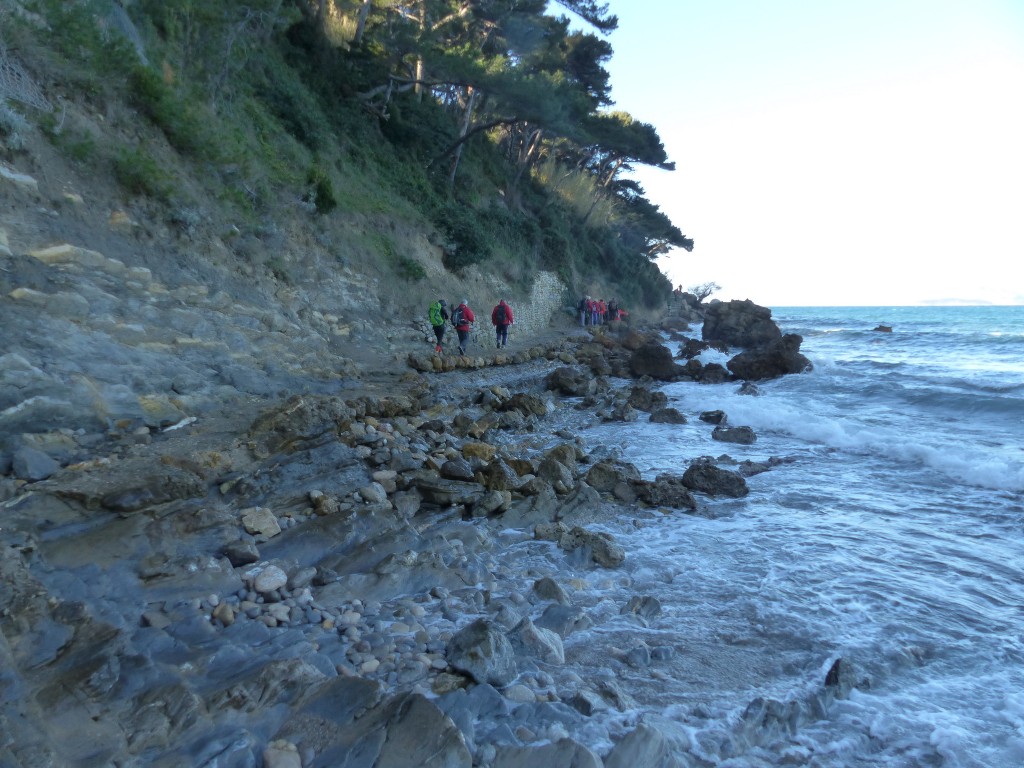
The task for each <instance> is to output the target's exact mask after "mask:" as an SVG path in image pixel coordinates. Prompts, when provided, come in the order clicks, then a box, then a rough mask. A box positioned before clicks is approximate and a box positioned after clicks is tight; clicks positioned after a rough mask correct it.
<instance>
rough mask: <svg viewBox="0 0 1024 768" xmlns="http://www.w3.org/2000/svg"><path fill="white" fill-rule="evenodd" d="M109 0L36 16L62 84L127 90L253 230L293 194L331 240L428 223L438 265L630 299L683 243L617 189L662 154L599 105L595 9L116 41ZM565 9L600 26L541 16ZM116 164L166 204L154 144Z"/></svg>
mask: <svg viewBox="0 0 1024 768" xmlns="http://www.w3.org/2000/svg"><path fill="white" fill-rule="evenodd" d="M110 3H111V0H75V2H66V1H65V0H35V2H34V3H31V4H32V5H33V10H37V9H38V10H40V12H42V13H43V14H44V15H45V17H46V20H47V23H48V24H49V27H48V28H47V32H46V35H47V36H48V42H49V47H50V48H51V49H52V50H53V51H55V52H56V55H57V56H58V57H59V59H60V61H59V62H58V65H59V66H61V67H64V68H65V69H67V70H68V71H69V73H73V74H74V78H75V80H73V81H72V82H73V83H76V84H77V85H76V87H78V88H79V89H80V90H81V91H84V92H85V93H86V94H89V95H90V98H94V97H97V96H99V97H102V98H104V99H109V100H110V101H111V102H112V104H111V106H113V102H114V100H115V99H119V98H122V97H123V98H126V99H127V100H128V102H129V103H130V104H131V105H132V106H134V107H136V108H137V109H138V111H139V112H140V113H141V114H143V115H144V116H145V117H146V118H147V119H148V120H150V121H151V122H152V124H153V125H154V126H156V127H157V128H158V129H159V130H160V131H161V132H162V133H163V134H164V135H165V136H166V138H167V141H168V142H169V144H170V145H171V146H172V147H173V148H175V149H176V150H177V151H178V152H179V153H180V154H181V156H182V157H181V159H182V160H183V161H184V162H185V164H186V169H187V170H186V172H191V174H192V178H193V179H194V180H195V182H196V183H198V184H202V185H204V186H205V187H206V188H207V191H208V193H209V194H210V195H211V196H213V197H214V198H216V199H217V200H219V201H221V202H223V203H225V204H226V205H228V206H230V207H231V208H233V209H236V211H240V212H241V213H242V214H243V216H248V217H251V220H252V221H256V220H257V218H260V217H264V216H266V214H267V212H268V211H272V210H273V206H275V205H278V204H281V203H282V201H287V202H289V203H290V202H292V201H294V200H296V199H299V198H301V199H305V200H307V201H308V202H310V203H312V204H313V205H314V206H315V208H316V211H317V213H318V214H319V215H320V216H321V217H323V220H322V221H321V222H320V224H319V226H322V227H323V228H324V231H325V232H328V231H331V230H330V228H331V227H334V226H335V224H334V222H335V220H334V219H333V218H332V217H336V216H338V215H339V213H343V214H345V215H352V214H366V215H370V216H373V217H381V218H387V217H391V218H402V219H404V220H408V221H410V222H417V221H423V222H431V223H433V224H434V226H435V227H436V229H437V230H438V231H439V232H440V234H441V236H442V237H443V239H444V241H445V243H446V247H445V251H444V252H445V255H444V263H445V265H446V266H447V267H448V268H449V269H452V270H460V269H463V268H465V267H467V266H469V265H471V264H477V263H483V262H489V263H490V264H491V265H493V266H494V267H495V268H500V269H502V270H503V272H504V273H505V275H506V276H508V277H509V279H523V280H524V281H525V280H526V278H527V277H528V276H530V275H532V274H534V273H535V272H536V270H537V269H545V270H552V271H555V272H556V273H557V274H559V275H560V276H561V277H562V279H563V280H565V281H566V282H567V284H577V280H580V279H586V280H587V281H591V282H596V283H598V284H602V283H603V284H606V285H608V286H616V288H617V290H616V293H617V294H618V295H620V296H622V297H623V299H624V300H626V301H629V302H631V303H633V304H634V305H636V304H640V303H644V304H649V303H656V302H657V301H658V300H659V297H661V296H662V295H663V294H665V295H667V293H668V291H670V289H671V286H670V285H669V284H668V281H667V279H666V278H664V276H662V275H661V273H660V272H659V271H658V270H657V267H656V266H655V265H654V264H652V263H651V261H650V260H649V258H653V257H654V256H656V255H658V254H659V253H661V252H663V251H664V250H667V249H669V248H685V249H689V248H692V245H693V241H692V240H691V239H689V238H686V237H685V236H684V235H683V234H682V232H681V231H680V230H679V229H678V228H676V227H675V226H674V225H673V224H672V222H671V221H669V219H668V218H667V217H666V216H665V215H664V213H663V212H661V211H660V210H659V209H658V208H657V206H654V205H653V204H651V203H650V202H649V201H647V200H646V199H645V198H644V196H643V190H642V189H640V188H639V186H638V185H636V184H631V183H630V182H628V181H624V180H623V179H622V178H620V176H621V174H624V173H625V172H627V171H628V170H630V168H631V166H632V165H635V164H638V163H639V164H645V165H654V166H657V167H661V168H666V169H669V168H671V167H672V163H671V162H670V161H669V159H668V157H667V155H666V153H665V150H664V147H663V145H662V143H661V140H660V137H659V136H658V134H657V131H656V130H655V129H654V127H653V126H651V125H649V124H647V123H644V122H642V121H640V120H637V119H635V118H633V117H632V116H630V115H627V114H625V113H617V112H608V111H604V108H605V107H606V106H607V105H608V104H609V103H610V98H609V96H610V94H609V77H608V72H607V69H606V66H605V65H606V63H607V61H608V59H609V58H610V57H611V54H612V50H611V47H610V45H609V44H608V42H607V41H606V40H605V39H603V38H602V37H599V36H597V35H600V34H604V33H607V32H608V31H610V30H611V29H614V28H615V24H616V19H615V17H614V16H610V15H609V14H608V12H607V7H606V5H604V4H602V3H600V2H591V0H554V2H553V3H546V2H544V0H517V2H515V3H512V2H508V1H507V0H501V2H486V3H484V2H479V1H478V0H472V1H471V2H469V3H468V4H466V3H462V2H459V0H425V3H426V5H425V6H424V7H426V8H427V10H428V19H429V20H430V21H431V23H427V24H423V23H420V22H418V21H417V20H416V18H415V17H414V16H413V15H403V14H401V13H396V12H395V9H396V5H397V4H396V3H395V2H394V0H382V1H381V2H376V3H373V4H372V6H369V16H368V17H367V18H366V25H365V27H360V26H359V24H358V23H357V19H358V18H359V17H358V11H359V9H360V8H361V7H362V3H361V2H357V1H356V0H335V2H333V3H332V4H331V8H332V13H331V14H329V15H330V18H329V19H322V18H320V16H319V14H318V13H317V7H318V4H317V3H291V2H282V0H134V1H133V2H132V3H130V4H123V5H122V6H121V7H122V8H123V9H124V10H117V13H122V14H123V13H124V12H127V13H129V14H131V17H132V21H133V22H134V24H135V28H136V30H138V32H139V35H140V37H139V38H133V41H132V45H129V43H128V41H127V38H125V37H124V33H122V32H118V31H116V30H117V29H118V28H119V27H118V26H117V25H115V24H111V23H110V19H111V18H112V16H111V8H112V7H113V6H111V5H110ZM559 9H562V10H565V11H568V12H570V13H573V14H575V15H576V16H577V17H578V19H581V20H582V22H583V23H584V24H585V25H589V26H590V28H591V29H592V30H593V31H595V32H596V33H597V34H591V33H590V32H585V31H579V27H578V25H572V24H570V22H569V21H568V20H567V19H566V18H564V17H556V16H554V15H549V14H553V13H556V12H558V11H559ZM467 10H468V12H466V11H467ZM571 26H572V27H574V28H573V30H572V31H570V27H571ZM135 44H138V45H139V46H140V50H144V51H145V55H146V59H147V60H148V61H149V62H151V64H143V63H141V62H140V58H139V57H138V56H137V55H136V54H135V51H134V48H133V47H132V46H133V45H135ZM40 50H44V51H46V50H49V49H47V48H45V47H43V46H41V47H40ZM40 55H42V54H40ZM58 65H55V66H58ZM419 75H422V77H423V79H424V81H425V83H426V85H424V84H423V83H421V84H420V86H419V89H420V91H421V92H420V93H417V92H415V91H414V90H413V89H412V84H411V80H412V79H413V78H414V77H417V76H419ZM467 109H471V111H467ZM108 114H115V115H116V114H119V111H118V110H117V109H116V108H114V109H110V110H109V111H108ZM49 133H50V136H51V140H52V141H53V142H54V144H55V146H58V147H59V148H60V149H61V150H62V151H63V152H65V153H66V154H68V155H69V156H71V157H74V158H76V159H79V160H81V161H86V162H88V161H91V160H93V159H94V158H95V157H96V156H97V155H102V149H98V148H96V147H95V146H94V145H93V144H92V143H91V141H90V138H91V134H89V133H87V132H85V131H78V132H77V133H76V132H75V131H74V130H72V129H71V128H70V127H69V128H62V130H60V131H57V130H56V129H55V128H54V127H52V126H51V129H50V131H49ZM8 134H9V135H13V134H12V133H11V132H10V131H8ZM460 137H461V138H460ZM463 139H464V140H463ZM158 156H159V155H158ZM112 160H113V166H114V169H115V173H116V175H117V178H118V180H119V181H120V183H121V184H123V185H124V186H125V188H126V189H127V190H128V191H130V192H131V193H132V194H140V195H146V196H148V197H151V198H154V199H158V200H169V199H170V198H171V197H172V195H174V194H175V188H174V184H173V182H174V179H173V178H172V176H171V174H170V173H168V172H167V170H166V169H165V168H164V167H162V166H161V165H160V163H159V162H157V161H156V160H154V159H152V158H151V157H150V156H149V155H148V154H144V153H142V152H141V151H140V150H124V151H122V152H120V153H118V154H117V156H116V157H115V158H112ZM366 245H367V249H366V250H367V252H369V253H372V254H376V255H379V256H380V263H381V265H382V266H384V267H386V269H387V270H389V272H390V273H392V274H394V275H395V276H396V277H398V278H400V279H401V280H405V281H417V280H422V279H423V278H424V277H425V276H426V273H425V270H424V268H423V266H422V265H421V264H419V263H418V262H417V261H416V260H415V259H413V258H410V257H408V256H401V255H396V253H395V248H394V245H393V244H392V243H391V241H390V240H387V239H386V238H381V239H379V240H376V239H375V240H373V242H368V243H366ZM276 266H277V267H279V268H278V269H275V265H268V267H269V268H270V269H271V270H272V271H274V272H275V274H278V277H279V279H282V280H288V279H291V278H290V276H289V275H288V270H287V269H286V268H285V267H286V265H284V264H280V265H276Z"/></svg>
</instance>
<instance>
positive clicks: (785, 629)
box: [586, 306, 1024, 768]
mask: <svg viewBox="0 0 1024 768" xmlns="http://www.w3.org/2000/svg"><path fill="white" fill-rule="evenodd" d="M773 318H774V319H775V321H776V323H777V324H778V325H779V327H780V328H781V329H782V331H783V332H784V333H798V334H800V335H801V336H802V337H803V339H804V341H803V346H802V351H803V352H804V354H805V355H806V356H807V357H808V358H809V359H810V360H811V361H812V363H813V366H814V369H813V371H811V372H809V373H806V374H801V375H792V376H786V377H784V378H781V379H778V380H775V381H769V382H764V383H761V384H759V385H758V387H759V391H760V392H759V394H758V395H754V396H752V395H743V394H739V391H738V390H739V388H738V386H737V385H736V384H735V383H731V384H722V385H711V386H702V385H695V384H691V383H686V384H683V383H680V384H672V385H669V386H667V387H665V392H666V393H667V394H668V396H669V399H670V405H673V406H675V407H677V408H678V409H679V410H680V411H682V412H683V413H684V414H685V415H686V416H687V418H688V419H689V423H688V424H686V425H683V426H672V425H662V424H650V423H648V422H646V421H645V420H641V421H638V422H636V423H633V424H608V425H595V426H593V427H591V428H590V429H588V430H587V435H586V440H587V443H588V444H602V445H606V446H609V448H610V449H612V450H614V451H616V452H618V453H619V455H621V456H622V458H623V459H625V460H627V461H631V462H633V463H634V464H635V465H636V466H637V467H638V468H639V469H640V470H641V471H642V472H643V474H644V475H645V476H647V477H651V478H653V477H654V476H656V475H657V474H659V473H662V472H672V473H676V474H679V473H681V471H682V470H683V469H684V468H685V466H686V465H687V464H688V462H689V461H691V460H692V459H694V458H697V457H699V456H703V455H708V456H721V455H722V454H728V455H729V457H731V458H732V459H735V460H736V461H742V460H745V459H751V460H754V461H766V460H768V459H772V458H775V459H781V460H782V462H781V463H779V464H778V465H777V466H775V467H774V468H773V469H771V470H770V471H768V472H764V473H762V474H759V475H755V476H753V477H751V478H749V479H748V483H749V486H750V491H751V492H750V494H749V496H747V497H746V498H743V499H739V500H702V506H703V507H704V509H702V510H701V511H702V513H703V514H702V515H697V516H671V517H666V519H665V521H664V523H661V524H658V525H657V526H656V527H655V528H654V529H653V530H652V528H651V527H650V526H646V527H641V528H634V527H631V526H629V525H628V524H624V525H623V526H621V528H618V529H609V530H610V532H612V533H613V534H614V535H615V536H616V537H617V538H619V539H621V540H622V543H623V546H624V547H625V549H626V551H627V552H629V553H630V558H629V560H628V561H627V564H626V566H625V568H626V571H627V573H628V589H627V590H626V591H624V594H651V595H654V596H656V597H657V598H658V599H659V600H660V601H661V603H662V606H663V611H662V613H661V615H660V616H658V617H657V618H656V619H654V620H652V623H651V626H650V627H649V629H648V630H647V633H648V636H647V637H645V640H646V641H647V642H648V644H659V643H660V644H664V645H666V646H671V647H673V648H676V649H678V652H677V653H676V654H675V655H674V656H673V658H672V661H671V662H669V663H668V664H667V666H666V667H664V668H662V669H661V670H660V672H659V675H660V677H659V694H658V696H657V697H656V699H657V700H656V702H655V701H654V700H648V701H647V702H646V703H645V704H644V705H643V706H642V707H641V710H642V711H639V712H636V713H633V715H632V717H634V718H635V719H636V720H642V719H645V718H649V719H655V720H657V721H658V722H661V723H664V724H665V728H674V729H675V731H674V732H675V733H677V734H678V737H677V739H676V741H675V744H674V749H675V750H676V755H677V759H678V761H679V762H678V764H680V765H716V766H761V765H765V766H782V765H786V766H821V767H824V766H908V767H910V766H972V767H976V768H1011V767H1014V768H1016V767H1017V766H1021V765H1024V307H1021V306H1013V307H803V308H802V307H779V308H775V309H773ZM880 325H884V326H889V327H891V329H892V330H891V332H882V331H880V330H875V329H876V328H877V327H878V326H880ZM697 334H699V329H694V330H693V331H691V335H697ZM725 359H726V357H725V356H720V355H719V356H717V357H716V355H715V354H712V355H709V356H707V357H705V360H718V361H721V362H724V360H725ZM712 409H721V410H724V411H725V412H726V413H727V414H728V419H729V423H730V424H732V425H749V426H751V427H753V428H754V430H755V431H756V433H757V435H758V439H757V442H756V443H754V444H753V445H750V446H740V445H734V444H727V443H718V442H715V441H713V440H711V439H710V430H709V429H708V425H706V424H704V423H702V422H700V421H699V419H698V418H697V416H698V415H699V414H700V412H702V411H705V410H712ZM596 588H597V585H595V589H596ZM603 588H604V589H607V588H608V586H607V585H604V586H603ZM837 659H842V660H843V664H846V665H848V666H847V669H850V670H852V671H853V677H854V679H855V680H856V683H857V684H856V687H854V688H853V689H852V691H851V692H850V694H849V695H848V696H846V697H844V698H839V699H835V700H831V697H829V696H823V695H822V686H823V681H824V679H825V676H826V674H827V671H828V670H829V669H830V667H831V666H832V664H833V663H834V662H835V661H836V660H837Z"/></svg>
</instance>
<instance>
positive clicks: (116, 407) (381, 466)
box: [0, 247, 771, 768]
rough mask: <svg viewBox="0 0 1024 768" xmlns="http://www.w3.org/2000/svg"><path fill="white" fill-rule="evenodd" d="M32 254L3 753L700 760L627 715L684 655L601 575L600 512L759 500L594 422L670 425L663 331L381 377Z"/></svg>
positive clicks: (607, 551) (8, 761) (9, 404)
mask: <svg viewBox="0 0 1024 768" xmlns="http://www.w3.org/2000/svg"><path fill="white" fill-rule="evenodd" d="M9 258H14V257H9ZM17 258H18V259H21V260H22V261H25V260H28V261H25V263H23V264H20V266H21V267H24V274H26V275H29V276H30V277H32V279H31V280H28V283H31V285H25V286H23V287H24V291H22V293H19V294H18V295H17V296H15V297H13V299H11V301H10V302H8V303H6V304H5V305H4V307H3V312H4V319H5V320H8V321H10V323H11V325H9V326H8V327H9V328H20V329H22V335H21V338H23V339H25V341H23V342H22V343H21V345H20V347H19V349H18V351H16V352H10V353H7V354H5V355H4V356H3V357H0V363H3V365H0V426H2V428H3V429H2V432H0V437H2V443H0V470H2V471H3V472H4V473H5V476H4V477H3V478H2V480H3V485H2V486H0V690H2V694H0V734H2V736H3V739H2V746H3V748H4V750H5V751H6V754H5V757H4V758H3V760H4V762H3V764H4V765H12V766H55V767H56V766H69V765H76V766H77V765H82V766H85V765H114V764H117V765H123V766H143V765H147V766H148V765H156V766H178V765H194V766H206V765H209V766H213V765H220V766H225V765H239V766H242V765H260V764H262V765H267V766H287V767H289V768H290V767H291V766H335V765H353V766H355V765H360V766H362V765H365V766H380V767H381V768H384V767H385V766H413V765H416V766H421V765H422V766H467V767H468V766H471V765H489V766H517V765H545V766H556V767H557V766H590V765H593V766H600V765H627V764H631V765H647V764H650V765H662V764H664V765H675V764H688V763H686V762H679V760H684V758H679V755H681V754H682V751H681V750H683V748H682V747H681V746H680V745H681V744H682V741H681V740H680V737H679V734H678V733H676V732H674V731H673V730H672V728H671V727H669V726H666V725H665V724H662V723H656V722H653V721H652V722H650V723H647V722H640V721H638V720H637V718H636V715H635V712H636V711H639V710H641V709H642V707H643V703H644V702H655V701H657V698H658V685H657V678H656V677H652V676H651V672H652V670H655V671H656V670H657V669H658V667H659V665H663V664H666V663H668V661H669V660H671V659H672V658H673V657H674V656H675V654H676V652H677V651H676V649H675V648H674V647H672V646H669V645H665V644H659V643H658V642H657V640H656V639H655V638H649V639H647V640H645V639H644V638H643V637H642V636H641V635H640V634H638V633H637V630H638V629H641V628H643V627H644V626H645V625H646V624H648V623H649V622H650V621H653V620H654V618H655V617H657V616H658V615H659V614H660V611H661V606H660V605H658V604H657V601H654V600H653V599H652V598H649V597H645V596H643V595H637V596H636V598H635V599H634V600H630V601H628V602H627V601H623V604H622V605H621V606H619V605H614V606H613V605H609V604H608V602H609V601H608V599H607V597H606V596H603V595H602V594H601V590H600V589H597V588H594V587H592V586H589V584H590V582H593V583H594V584H597V585H600V584H604V583H606V582H604V581H602V580H603V579H616V578H622V580H623V581H624V582H626V581H628V579H626V578H625V577H624V576H621V577H620V576H619V575H620V574H622V573H623V569H624V566H625V565H627V564H628V561H629V558H630V553H629V552H628V551H627V550H626V549H625V548H624V547H623V546H622V545H621V544H620V543H619V542H618V541H617V539H616V535H615V533H612V532H609V528H611V527H613V526H614V525H622V524H624V522H625V523H628V524H629V525H631V526H633V527H634V528H637V529H642V528H643V527H644V526H645V525H649V524H652V522H653V521H660V520H661V519H662V518H663V516H664V515H665V514H666V512H682V513H687V512H694V511H698V509H699V507H700V506H701V505H707V504H710V503H714V498H715V497H716V496H725V497H731V498H735V497H739V496H741V495H743V494H744V493H746V486H745V481H744V479H743V476H741V474H740V473H738V472H733V471H732V470H728V469H724V468H720V467H718V466H716V465H715V463H714V462H702V463H700V464H699V465H694V466H691V468H690V469H689V470H687V472H686V474H685V475H683V476H681V477H667V476H662V477H658V478H657V479H656V480H645V479H643V478H642V477H641V473H640V471H639V470H638V469H637V468H636V467H634V466H632V465H630V464H627V463H624V462H621V461H619V460H617V459H616V458H615V457H614V456H604V457H601V459H600V460H595V456H594V455H592V453H591V451H590V449H589V448H588V446H587V445H586V444H585V441H584V439H583V438H582V437H581V436H580V431H581V430H585V429H586V428H587V427H588V426H590V425H592V424H597V423H602V422H610V423H616V422H626V421H633V420H636V419H637V418H638V415H639V413H646V414H650V416H649V418H650V420H651V421H653V422H655V423H662V424H685V423H687V419H686V415H685V414H684V413H683V412H682V411H681V410H679V408H677V407H675V406H677V405H679V404H671V405H670V404H669V402H668V399H667V398H666V397H665V395H664V393H662V392H660V391H659V390H658V389H657V386H658V384H657V382H658V381H667V380H678V379H684V380H685V379H686V378H688V375H687V374H686V373H685V371H684V370H683V369H682V367H681V366H679V365H678V364H676V363H675V362H674V361H673V359H672V355H671V353H670V352H669V351H668V349H667V348H665V347H663V346H660V344H659V343H658V342H657V341H656V339H657V338H658V334H657V333H653V334H652V333H649V332H645V333H638V332H637V331H635V330H633V329H628V328H623V329H616V330H614V331H612V330H605V329H598V330H597V331H595V332H594V333H593V334H591V333H575V334H566V335H560V334H559V335H556V336H553V337H551V338H548V339H546V340H543V343H540V342H539V343H538V344H536V345H535V346H533V347H530V348H528V349H523V350H519V351H515V352H513V353H509V354H504V353H502V354H500V355H490V356H486V357H476V358H469V357H466V358H463V357H459V358H455V357H448V356H440V355H431V354H424V353H422V352H421V351H419V350H416V349H413V350H409V351H408V352H407V353H405V354H402V353H401V352H400V353H399V354H397V355H395V356H394V357H393V358H391V359H390V363H389V364H388V366H383V367H377V368H374V367H373V366H372V365H371V366H366V365H360V364H356V363H355V362H353V361H352V360H351V359H349V358H347V357H346V356H345V355H346V354H347V353H349V352H351V351H352V350H351V348H349V347H344V348H342V347H339V346H337V345H336V344H335V343H334V342H332V341H330V340H328V339H327V337H317V336H316V335H304V334H301V333H300V331H301V330H302V328H303V327H304V326H303V325H302V324H300V323H298V322H296V318H294V317H292V318H290V317H289V316H288V315H287V314H282V313H278V314H275V312H273V311H271V310H266V309H262V308H259V307H258V306H257V305H256V304H245V303H244V302H239V301H234V300H232V299H231V297H228V296H218V295H211V292H210V291H206V290H203V289H202V288H201V287H197V286H192V287H189V286H177V287H172V286H162V285H157V284H156V281H155V280H154V278H153V275H152V274H150V273H147V272H146V271H145V270H142V269H141V268H138V269H131V268H127V267H124V265H119V264H115V263H111V261H110V260H106V258H105V257H103V256H102V255H100V254H95V253H93V252H88V251H84V250H82V249H76V248H72V247H67V248H58V249H57V250H53V251H45V252H40V253H39V254H35V255H32V256H20V257H17ZM26 279H27V278H26ZM29 291H36V293H30V292H29ZM135 293H137V294H138V296H136V297H135V298H134V299H133V298H132V297H133V296H134V294H135ZM37 294H38V295H37ZM131 301H134V302H135V303H134V304H132V311H133V313H135V315H137V316H138V317H140V318H145V320H144V322H143V321H140V322H139V323H133V322H128V321H126V320H125V319H124V318H125V316H124V315H123V314H122V313H121V311H120V310H119V307H123V306H124V303H125V302H131ZM40 308H44V309H45V314H44V315H43V316H42V317H40V316H38V312H39V310H40ZM32 323H36V324H38V325H39V326H40V329H39V334H38V335H32V334H28V333H27V328H28V326H29V324H32ZM228 326H231V327H230V328H229V327H228ZM32 339H35V340H36V341H31V340H32ZM62 340H63V341H62ZM254 350H255V351H256V353H257V354H254ZM61 354H64V355H65V356H64V357H63V358H62V357H61ZM352 354H353V356H354V357H355V356H356V355H355V353H354V352H353V353H352ZM76 361H77V362H76ZM83 361H85V362H83ZM76 365H78V366H80V367H81V371H82V373H81V375H78V376H74V375H72V373H73V371H72V369H73V368H74V366H76ZM703 368H704V367H702V369H701V370H703ZM722 370H723V371H724V369H722ZM143 372H145V376H143ZM636 377H648V378H644V379H643V380H641V381H633V380H632V379H635V378H636ZM139 382H145V383H144V384H142V385H140V384H139ZM690 416H691V418H692V419H693V418H696V417H697V414H693V413H691V414H690ZM646 418H648V417H645V419H646ZM723 418H724V416H723ZM709 429H710V427H709ZM770 466H771V465H770V464H768V463H765V464H762V465H754V464H749V465H748V466H747V467H746V471H745V473H744V474H745V475H746V476H750V475H753V474H756V473H757V472H761V471H765V470H766V469H768V468H770ZM695 467H696V469H695ZM595 628H600V629H601V630H602V632H594V630H595ZM627 712H629V713H634V714H630V715H628V716H627V715H626V713H627ZM645 761H647V762H645ZM695 764H696V763H695Z"/></svg>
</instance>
